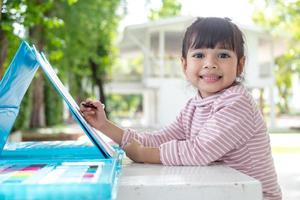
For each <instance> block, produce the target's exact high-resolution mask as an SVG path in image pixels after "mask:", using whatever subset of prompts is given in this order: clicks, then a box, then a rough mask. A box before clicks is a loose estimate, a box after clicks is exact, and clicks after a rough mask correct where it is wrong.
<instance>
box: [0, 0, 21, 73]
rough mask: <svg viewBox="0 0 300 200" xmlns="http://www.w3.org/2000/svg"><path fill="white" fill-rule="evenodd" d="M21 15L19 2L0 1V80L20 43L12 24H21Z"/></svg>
mask: <svg viewBox="0 0 300 200" xmlns="http://www.w3.org/2000/svg"><path fill="white" fill-rule="evenodd" d="M21 13H22V8H21V7H20V1H17V0H15V1H9V0H4V1H2V0H1V1H0V78H2V76H3V73H4V71H5V67H6V66H7V64H8V62H9V61H10V60H11V58H12V56H13V54H14V52H15V51H16V49H17V47H18V44H19V41H20V39H19V37H18V36H17V35H16V34H15V33H14V23H21V21H22V15H21Z"/></svg>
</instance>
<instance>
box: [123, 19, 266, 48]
mask: <svg viewBox="0 0 300 200" xmlns="http://www.w3.org/2000/svg"><path fill="white" fill-rule="evenodd" d="M196 19H197V17H193V16H177V17H171V18H164V19H160V20H156V21H150V22H147V23H143V24H136V25H129V26H127V27H125V29H124V31H123V37H122V39H121V41H120V43H119V45H120V48H121V50H124V51H127V52H128V51H136V50H140V48H139V44H138V43H140V44H143V43H145V38H146V34H147V33H151V46H152V47H154V49H155V48H157V45H158V37H159V36H158V34H159V32H160V31H161V30H163V31H164V33H165V36H166V38H168V39H167V40H166V41H165V42H166V51H171V50H172V49H174V48H178V47H179V48H180V45H181V40H182V37H183V34H184V31H185V29H186V27H188V26H189V25H190V24H191V23H192V22H193V21H195V20H196ZM237 25H238V26H239V27H240V28H241V29H242V31H243V32H252V33H255V34H261V35H262V36H263V35H265V37H266V38H268V37H269V34H268V33H266V32H264V31H263V29H261V28H260V27H258V26H254V25H242V24H237ZM168 43H170V44H168ZM172 44H174V45H172ZM178 44H179V46H178ZM168 47H169V48H168Z"/></svg>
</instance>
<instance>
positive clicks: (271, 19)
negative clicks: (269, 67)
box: [250, 0, 300, 113]
mask: <svg viewBox="0 0 300 200" xmlns="http://www.w3.org/2000/svg"><path fill="white" fill-rule="evenodd" d="M250 2H252V3H254V4H255V5H258V4H261V3H262V2H261V1H259V0H251V1H250ZM299 7H300V0H295V1H285V0H276V1H271V0H265V1H264V5H263V7H260V8H259V9H257V10H256V12H255V13H254V15H253V19H254V21H255V22H256V23H258V24H260V25H261V26H263V27H264V28H265V29H266V30H267V31H269V32H271V33H273V34H274V35H280V34H281V35H282V34H283V35H284V36H287V37H289V44H288V48H287V49H288V50H287V51H286V53H285V54H284V55H282V56H280V57H278V58H276V65H277V67H276V69H275V78H276V85H277V88H278V92H279V96H280V101H279V104H278V106H279V109H280V112H281V113H288V112H289V110H290V109H289V106H288V101H289V99H290V97H291V95H292V93H291V89H292V75H293V74H294V73H298V74H299V75H300V56H299V55H300V54H299V53H300V42H299V41H300V12H299ZM286 30H288V31H286Z"/></svg>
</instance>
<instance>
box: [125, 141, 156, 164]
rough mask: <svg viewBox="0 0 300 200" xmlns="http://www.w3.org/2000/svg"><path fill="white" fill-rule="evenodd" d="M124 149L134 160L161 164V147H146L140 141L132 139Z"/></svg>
mask: <svg viewBox="0 0 300 200" xmlns="http://www.w3.org/2000/svg"><path fill="white" fill-rule="evenodd" d="M124 150H125V152H126V155H127V156H128V157H129V158H130V159H131V160H133V161H134V162H138V163H152V164H161V161H160V153H159V148H155V147H144V146H143V145H142V144H141V143H140V142H139V141H137V140H135V139H132V140H131V141H130V142H129V143H128V144H127V145H126V146H125V147H124Z"/></svg>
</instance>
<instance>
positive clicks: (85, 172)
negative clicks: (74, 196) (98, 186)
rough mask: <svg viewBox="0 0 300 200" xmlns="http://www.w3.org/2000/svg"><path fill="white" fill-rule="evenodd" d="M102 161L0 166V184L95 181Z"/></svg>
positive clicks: (98, 175)
mask: <svg viewBox="0 0 300 200" xmlns="http://www.w3.org/2000/svg"><path fill="white" fill-rule="evenodd" d="M103 164H104V163H103V162H63V163H60V164H28V165H26V164H13V165H9V164H8V165H2V166H0V183H1V184H76V183H96V182H97V181H98V180H99V177H100V174H101V171H102V166H103Z"/></svg>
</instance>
